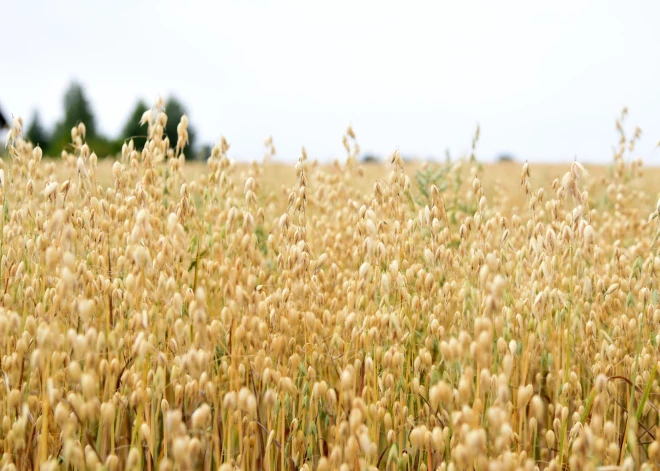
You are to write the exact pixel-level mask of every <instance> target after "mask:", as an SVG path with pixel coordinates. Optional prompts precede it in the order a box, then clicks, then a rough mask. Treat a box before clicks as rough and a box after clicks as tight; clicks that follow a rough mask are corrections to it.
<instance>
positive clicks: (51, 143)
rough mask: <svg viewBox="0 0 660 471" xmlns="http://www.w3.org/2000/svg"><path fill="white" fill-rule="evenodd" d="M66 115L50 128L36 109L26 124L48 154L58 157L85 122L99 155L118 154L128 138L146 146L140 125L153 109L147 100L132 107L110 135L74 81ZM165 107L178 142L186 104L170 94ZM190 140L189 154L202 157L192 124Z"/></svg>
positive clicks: (168, 128) (169, 130) (168, 129)
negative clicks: (178, 126) (76, 129)
mask: <svg viewBox="0 0 660 471" xmlns="http://www.w3.org/2000/svg"><path fill="white" fill-rule="evenodd" d="M62 101H63V106H64V116H63V117H62V118H61V119H59V120H58V121H57V122H56V123H55V125H54V126H53V128H52V129H48V128H46V126H44V124H43V122H42V121H41V116H40V114H39V111H38V110H35V111H34V112H33V114H32V116H31V118H30V119H29V120H28V122H27V123H26V125H25V135H24V136H25V138H26V139H27V140H29V141H31V142H32V143H33V144H34V145H35V146H36V145H38V146H39V147H41V149H42V151H43V153H44V155H46V156H49V157H57V156H59V155H60V153H61V152H62V150H63V149H65V148H66V147H67V146H68V145H69V144H70V143H71V128H73V127H75V126H77V125H78V123H80V122H83V123H85V128H86V133H87V138H86V141H87V144H89V146H90V148H91V149H92V150H93V151H94V152H95V153H96V155H98V156H99V157H107V156H112V155H116V154H117V153H119V152H121V147H122V145H123V144H124V142H128V141H129V140H130V139H133V143H134V144H135V147H136V148H137V149H140V150H141V149H142V148H143V147H144V144H145V142H146V138H147V136H146V135H147V127H146V125H145V126H140V118H141V117H142V114H143V113H144V112H145V111H147V110H149V108H150V106H148V105H147V104H146V103H145V102H144V101H143V100H138V102H137V103H136V104H135V105H134V106H133V109H132V111H131V112H130V114H129V115H128V118H127V120H126V122H125V124H124V126H123V127H122V129H121V131H120V133H119V135H118V136H116V137H111V136H106V135H104V134H103V133H101V131H100V130H99V129H98V126H97V122H96V116H95V114H94V111H93V110H92V106H91V104H90V101H89V100H88V98H87V96H86V94H85V89H84V88H83V86H82V85H81V84H80V83H78V82H72V83H71V84H70V85H69V88H68V89H67V91H66V93H65V94H64V98H63V100H62ZM165 109H166V112H167V125H166V126H165V130H164V131H165V135H166V136H167V137H169V139H170V141H172V142H174V143H176V139H177V131H176V127H177V125H178V124H179V122H180V121H181V117H182V116H183V115H184V114H186V110H185V106H184V105H183V103H181V101H179V99H178V98H176V97H174V96H170V97H168V98H167V99H166V100H165ZM188 138H189V144H188V146H186V152H185V154H186V157H187V158H189V159H195V158H197V157H198V152H197V150H198V149H197V147H196V132H195V129H194V128H193V127H192V126H190V125H188Z"/></svg>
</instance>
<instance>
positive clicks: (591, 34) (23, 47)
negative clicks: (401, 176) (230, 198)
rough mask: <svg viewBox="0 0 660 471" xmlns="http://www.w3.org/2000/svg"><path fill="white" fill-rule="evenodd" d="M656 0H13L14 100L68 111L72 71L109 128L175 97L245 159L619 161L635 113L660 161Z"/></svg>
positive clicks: (27, 107)
mask: <svg viewBox="0 0 660 471" xmlns="http://www.w3.org/2000/svg"><path fill="white" fill-rule="evenodd" d="M659 19H660V2H657V1H655V0H653V1H651V0H649V1H629V2H621V1H620V2H614V1H577V2H576V1H553V2H529V1H497V2H495V1H486V0H484V1H476V0H473V1H459V2H448V1H447V2H416V1H405V2H403V1H402V2H386V1H377V2H376V1H369V2H363V1H333V2H316V1H277V2H275V1H272V2H266V1H256V0H255V1H243V2H238V1H236V2H216V1H213V2H212V1H209V2H201V1H157V2H156V1H140V0H116V1H112V2H89V1H82V0H81V1H73V0H69V1H49V0H39V1H37V0H34V1H31V0H21V1H8V0H3V2H2V18H1V19H0V31H2V37H3V39H4V44H5V48H4V51H3V64H4V66H3V67H2V72H1V73H0V107H1V108H2V109H3V110H4V111H5V113H8V114H11V113H13V114H15V115H22V116H24V118H29V116H30V115H31V113H32V111H33V110H34V109H35V108H38V109H39V110H40V112H41V115H42V117H43V118H44V119H45V121H46V122H47V123H48V124H49V125H52V123H53V122H54V121H55V120H56V119H58V117H59V116H61V113H62V109H61V101H62V95H63V93H64V90H65V89H66V87H67V85H68V84H69V83H70V81H71V80H72V79H76V80H79V81H80V82H81V83H82V84H83V85H85V87H86V90H87V92H88V96H89V97H90V99H91V101H92V104H93V107H94V111H95V112H96V115H97V119H98V121H99V125H100V128H101V130H102V131H104V132H105V133H107V134H110V135H116V134H117V133H118V132H119V129H120V128H121V126H122V125H123V123H124V122H125V120H126V118H127V116H128V113H129V112H130V110H131V108H132V107H133V105H134V103H135V101H136V100H137V99H138V98H144V99H145V100H147V101H148V102H149V103H151V102H153V100H154V99H155V97H156V95H157V94H162V95H164V96H167V95H168V94H170V93H174V94H176V95H177V96H178V97H179V98H180V99H181V100H182V101H183V102H184V103H185V104H186V105H187V106H188V109H189V116H190V122H191V124H192V125H193V126H195V127H196V128H197V130H198V133H199V137H200V141H203V142H209V143H211V142H215V141H216V140H217V139H218V138H219V137H220V136H221V135H224V136H225V137H226V138H227V140H228V141H229V143H230V144H231V146H232V148H231V150H230V154H231V155H232V156H233V157H234V158H238V159H242V158H248V159H251V158H257V159H259V158H261V157H262V155H263V141H264V138H265V137H267V136H268V135H272V136H273V138H274V142H275V146H276V148H277V150H278V158H279V159H282V160H285V159H288V160H293V159H295V158H297V156H298V155H299V152H300V147H301V146H303V145H304V146H305V147H306V148H307V150H308V152H309V154H310V155H311V156H312V157H316V158H320V159H327V158H332V157H343V156H344V151H343V146H342V144H341V136H342V134H343V132H344V131H345V129H346V127H347V125H349V124H351V125H352V126H353V128H354V129H355V132H356V134H357V137H358V142H359V143H360V146H361V148H362V150H363V151H365V152H366V151H369V152H375V153H377V154H380V155H387V154H389V153H391V152H392V151H393V150H394V149H397V148H398V149H399V150H400V151H401V152H402V153H403V154H405V155H419V156H422V157H425V156H429V155H434V156H438V157H442V156H443V155H444V150H445V149H446V148H449V149H450V151H451V153H452V155H454V156H457V155H459V154H460V153H462V152H466V151H467V150H468V148H469V145H470V142H471V138H472V135H473V133H474V129H475V127H476V124H477V123H479V124H480V125H481V131H482V132H481V141H480V145H479V153H478V154H479V157H480V158H481V159H483V160H489V159H493V158H494V157H495V156H496V155H497V154H498V153H500V152H504V151H507V152H512V153H513V154H514V155H516V156H517V157H518V158H519V159H525V158H527V159H529V160H530V161H551V160H564V161H570V160H572V159H573V158H574V156H577V157H578V159H580V160H581V161H585V162H595V161H600V162H607V161H608V160H609V159H610V157H611V150H610V149H611V146H612V145H613V144H615V143H616V140H617V136H616V134H615V130H614V129H615V128H614V120H615V118H616V116H618V114H619V112H620V110H621V108H622V107H623V106H624V105H627V106H628V107H629V109H630V117H629V128H631V129H632V128H633V127H634V125H636V124H639V125H640V126H641V127H642V129H643V131H644V140H643V141H642V145H640V147H639V155H640V156H642V157H644V158H645V161H646V163H647V164H654V163H656V162H659V161H660V152H656V151H654V150H653V148H654V146H655V144H656V143H657V142H658V139H660V93H659V91H658V83H660V81H659V80H660V27H658V21H659Z"/></svg>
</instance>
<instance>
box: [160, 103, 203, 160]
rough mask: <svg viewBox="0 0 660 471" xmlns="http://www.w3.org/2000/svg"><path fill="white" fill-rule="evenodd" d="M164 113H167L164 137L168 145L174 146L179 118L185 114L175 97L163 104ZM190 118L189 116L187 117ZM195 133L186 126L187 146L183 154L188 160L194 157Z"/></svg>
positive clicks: (191, 128) (189, 126)
mask: <svg viewBox="0 0 660 471" xmlns="http://www.w3.org/2000/svg"><path fill="white" fill-rule="evenodd" d="M165 112H166V113H167V126H165V135H166V136H167V137H169V138H170V145H171V146H172V147H174V146H176V141H177V138H178V134H177V132H176V127H177V126H178V125H179V123H180V122H181V117H182V116H183V115H184V114H187V113H186V111H185V108H184V106H183V104H182V103H181V102H180V101H179V100H178V99H177V98H175V97H173V96H172V97H170V98H168V99H167V101H166V102H165ZM188 118H190V116H189V117H188ZM196 136H197V133H196V132H195V130H194V128H193V127H192V126H191V125H190V122H189V124H188V145H187V146H186V149H185V150H184V154H185V155H186V156H187V157H189V158H191V159H192V158H194V157H195V138H196Z"/></svg>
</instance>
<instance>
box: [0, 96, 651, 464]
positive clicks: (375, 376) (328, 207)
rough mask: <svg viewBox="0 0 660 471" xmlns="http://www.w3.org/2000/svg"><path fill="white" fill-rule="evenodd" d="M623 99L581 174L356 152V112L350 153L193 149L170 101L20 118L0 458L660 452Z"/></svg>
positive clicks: (643, 218) (609, 457) (275, 459)
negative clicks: (117, 128)
mask: <svg viewBox="0 0 660 471" xmlns="http://www.w3.org/2000/svg"><path fill="white" fill-rule="evenodd" d="M624 118H625V113H624V114H623V115H622V116H621V118H620V119H619V121H618V123H617V124H618V128H619V130H620V134H621V137H620V141H619V143H618V146H617V148H616V150H615V153H614V157H613V159H612V162H611V164H610V165H609V166H608V167H594V168H593V169H592V168H589V171H588V170H587V169H586V168H585V167H584V166H583V165H581V164H580V163H579V162H578V161H574V162H572V163H570V162H569V163H567V164H566V165H563V166H562V165H555V166H535V165H533V164H529V163H524V164H520V165H518V166H516V165H517V164H515V163H506V164H504V163H502V164H498V165H492V164H491V165H489V166H485V165H481V164H479V163H478V162H477V160H476V159H475V158H474V152H473V154H472V156H470V157H469V158H466V159H461V160H457V161H454V162H451V163H442V164H423V165H420V164H408V163H404V161H403V159H402V157H401V155H400V154H399V153H398V152H394V153H393V154H392V156H391V159H390V161H389V162H388V163H387V164H386V165H362V164H360V163H359V162H358V155H359V147H358V144H357V140H356V136H355V133H354V132H353V130H352V129H350V128H349V129H348V130H347V132H346V134H345V136H344V145H345V147H346V152H347V156H346V160H345V162H344V163H335V164H334V165H320V164H318V163H317V162H314V161H311V160H310V159H308V158H307V155H306V153H305V151H304V149H303V150H302V152H301V155H300V158H299V160H298V162H297V163H296V164H295V165H294V166H286V165H282V164H276V163H273V162H272V161H271V159H272V157H273V156H274V155H275V148H274V144H273V141H272V140H270V139H269V140H268V141H267V143H266V147H267V149H266V156H265V158H264V162H263V163H254V164H251V165H246V164H241V165H239V164H234V163H232V162H230V160H229V158H228V150H229V144H228V143H227V141H226V140H225V139H224V138H223V139H221V140H220V142H218V144H217V145H216V146H214V147H213V149H212V152H211V155H210V156H209V157H208V160H207V162H206V164H205V165H204V166H202V165H200V164H197V163H192V162H186V159H185V152H186V145H187V141H188V135H187V125H188V121H187V118H186V117H185V116H184V118H183V119H182V120H181V123H180V124H179V126H178V136H177V140H176V143H175V142H170V141H169V139H168V138H167V137H165V136H164V135H163V128H164V126H165V124H166V121H167V114H166V110H165V109H164V105H163V102H162V101H161V100H159V101H157V102H156V104H155V106H154V107H153V108H152V109H151V110H150V111H148V112H147V113H145V115H144V117H143V123H144V125H145V127H146V128H147V130H148V140H147V144H146V146H145V148H144V150H142V151H137V150H136V149H135V148H134V145H133V142H132V141H128V142H126V143H125V144H124V146H123V149H122V152H121V156H120V157H119V158H118V159H117V160H116V161H115V160H110V159H99V158H98V157H97V156H96V154H95V153H94V152H93V149H90V148H89V146H88V145H87V144H86V141H85V126H84V124H80V125H79V126H77V127H75V128H73V129H72V130H71V144H70V145H69V146H67V148H66V149H65V150H64V151H63V152H62V154H61V156H59V157H58V158H57V159H52V160H51V159H46V158H43V156H42V152H41V149H40V148H39V147H34V146H33V145H32V144H31V143H29V142H26V141H25V140H24V139H23V138H22V121H21V120H20V119H18V118H17V119H15V120H14V122H13V125H12V128H11V130H10V132H9V135H8V137H7V148H8V152H9V156H8V157H7V158H6V159H5V160H4V161H2V162H1V164H0V204H1V205H2V206H1V207H2V215H1V217H0V219H1V221H0V255H1V259H0V356H1V359H2V361H1V363H0V380H1V384H0V419H1V421H2V427H1V428H0V449H1V450H2V454H1V456H0V468H2V469H3V470H28V469H42V470H55V469H63V470H69V469H76V470H78V469H80V470H86V469H89V470H102V469H105V470H119V469H128V470H133V469H146V470H175V469H177V470H192V469H202V470H211V469H213V470H218V469H219V470H221V471H229V470H234V469H241V470H243V469H244V470H294V469H304V470H322V471H323V470H340V471H353V470H437V469H439V470H443V471H450V470H452V471H454V470H455V471H459V470H480V471H481V470H491V471H499V470H502V471H505V470H506V471H508V470H526V471H527V470H528V471H532V470H538V469H540V470H542V469H547V470H557V471H559V470H563V469H571V470H602V471H605V470H619V469H620V470H634V469H645V470H652V469H658V467H657V463H660V429H659V428H658V426H659V425H660V422H659V421H660V410H659V409H658V408H659V407H660V400H659V399H658V398H659V394H660V385H659V382H658V373H657V370H658V368H659V367H660V363H659V360H660V352H659V350H658V347H659V345H658V343H659V342H660V330H659V327H660V304H659V302H660V300H659V294H658V293H659V291H658V290H659V287H658V276H659V274H660V255H658V245H659V243H660V242H659V241H658V235H659V234H660V218H658V214H659V211H660V207H659V206H658V203H657V193H656V192H657V188H654V186H653V183H654V181H655V182H657V178H655V179H654V175H655V174H657V173H658V171H657V170H653V169H650V170H649V169H644V168H643V166H642V163H641V160H639V159H636V158H635V157H634V155H635V143H636V142H637V141H638V139H639V137H640V134H641V132H640V131H639V130H638V131H636V132H635V133H634V135H632V136H626V134H625V133H624V131H623V129H624V127H623V120H624ZM477 139H478V133H477V135H476V136H475V140H474V143H473V151H474V148H475V147H476V144H477ZM513 169H515V173H514V172H513V171H512V170H513ZM540 169H543V171H542V172H541V170H540ZM537 170H538V172H537ZM518 175H520V177H518ZM655 176H656V177H657V175H655Z"/></svg>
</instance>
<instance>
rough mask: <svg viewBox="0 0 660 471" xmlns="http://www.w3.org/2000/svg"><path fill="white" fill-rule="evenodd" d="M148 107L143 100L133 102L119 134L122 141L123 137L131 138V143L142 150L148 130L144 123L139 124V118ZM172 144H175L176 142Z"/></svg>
mask: <svg viewBox="0 0 660 471" xmlns="http://www.w3.org/2000/svg"><path fill="white" fill-rule="evenodd" d="M148 109H149V107H148V106H147V105H146V103H145V102H144V101H143V100H139V101H138V102H137V103H136V104H135V107H134V108H133V111H132V112H131V115H130V117H129V118H128V121H126V124H125V125H124V127H123V128H122V131H121V136H119V138H120V141H121V142H122V143H123V141H124V139H126V140H127V141H128V140H130V139H133V144H135V148H136V149H137V150H142V149H143V148H144V144H145V143H146V142H147V137H146V136H147V131H148V130H147V125H146V124H145V125H144V126H140V119H141V118H142V115H143V114H144V112H145V111H147V110H148ZM174 144H175V145H176V143H174Z"/></svg>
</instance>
